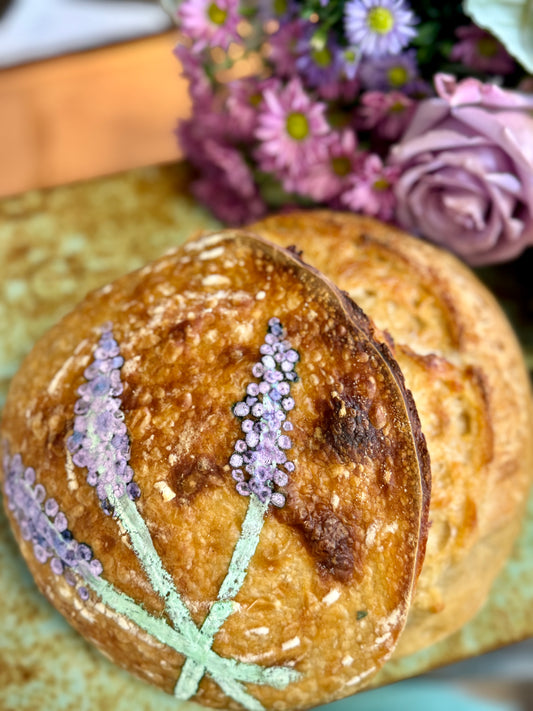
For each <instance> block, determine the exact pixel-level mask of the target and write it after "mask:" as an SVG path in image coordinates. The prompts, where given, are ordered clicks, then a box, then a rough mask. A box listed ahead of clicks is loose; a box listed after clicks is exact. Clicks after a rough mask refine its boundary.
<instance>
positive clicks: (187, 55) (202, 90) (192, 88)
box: [174, 44, 213, 107]
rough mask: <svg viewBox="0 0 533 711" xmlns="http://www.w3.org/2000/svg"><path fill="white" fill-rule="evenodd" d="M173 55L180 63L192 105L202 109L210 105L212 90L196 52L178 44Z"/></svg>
mask: <svg viewBox="0 0 533 711" xmlns="http://www.w3.org/2000/svg"><path fill="white" fill-rule="evenodd" d="M174 55H175V56H176V57H177V58H178V60H179V61H180V63H181V69H182V72H181V73H182V76H184V77H185V78H186V79H187V80H188V81H189V94H190V96H191V98H192V100H193V102H194V104H199V105H201V106H203V107H205V106H207V105H209V104H211V102H212V97H213V89H212V87H211V82H210V81H209V79H208V76H207V74H206V72H205V69H204V66H203V64H202V62H201V61H200V59H199V55H198V53H197V52H192V51H191V50H190V49H189V48H188V47H185V46H184V45H182V44H178V45H177V47H175V49H174Z"/></svg>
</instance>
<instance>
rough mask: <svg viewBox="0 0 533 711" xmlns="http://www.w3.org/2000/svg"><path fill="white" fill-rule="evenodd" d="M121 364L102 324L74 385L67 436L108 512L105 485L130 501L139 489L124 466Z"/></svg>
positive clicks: (126, 441) (75, 457)
mask: <svg viewBox="0 0 533 711" xmlns="http://www.w3.org/2000/svg"><path fill="white" fill-rule="evenodd" d="M123 364H124V359H123V358H122V356H121V355H120V349H119V347H118V344H117V342H116V341H115V339H114V338H113V334H112V332H111V327H110V326H106V327H104V328H103V329H102V336H101V337H100V340H99V341H98V345H97V347H96V349H95V351H94V360H93V361H92V363H90V365H89V366H88V367H87V368H86V369H85V373H84V376H85V378H86V382H84V383H83V384H82V385H80V387H79V388H78V395H79V396H80V398H79V400H78V401H77V402H76V405H75V406H74V412H75V414H76V417H75V419H74V432H73V434H72V436H71V437H69V439H68V440H67V448H68V450H69V452H70V453H71V454H72V461H73V462H74V464H75V465H76V466H77V467H80V468H85V469H87V483H88V484H89V485H90V486H94V487H96V493H97V495H98V498H99V499H100V501H101V503H102V507H103V509H104V511H106V513H110V508H109V506H108V501H107V493H106V488H107V487H111V488H112V490H113V493H114V494H115V496H117V497H122V496H126V495H127V496H129V497H130V498H131V499H132V500H134V499H136V498H138V495H139V493H140V492H139V491H138V487H137V485H133V483H132V479H133V471H132V469H131V467H130V466H129V464H128V462H129V458H130V440H129V436H128V432H127V429H126V425H125V424H124V421H123V420H124V414H123V413H122V411H121V409H120V404H121V402H120V395H121V394H122V390H123V386H122V382H121V379H120V368H121V367H122V365H123Z"/></svg>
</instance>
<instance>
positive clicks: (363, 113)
mask: <svg viewBox="0 0 533 711" xmlns="http://www.w3.org/2000/svg"><path fill="white" fill-rule="evenodd" d="M415 109H416V103H415V102H414V101H413V100H412V99H410V98H409V97H408V96H406V95H405V94H402V93H401V92H400V91H390V92H388V93H386V94H384V93H383V92H381V91H367V92H365V93H364V94H362V95H361V101H360V105H359V108H358V111H357V127H358V128H360V129H361V130H364V131H369V130H373V131H374V132H375V135H376V136H378V137H379V138H381V139H383V140H385V141H388V142H390V143H392V142H394V141H397V140H398V139H399V138H400V136H401V135H402V134H403V132H404V131H405V129H406V128H407V126H408V124H409V122H410V120H411V118H412V117H413V113H414V111H415Z"/></svg>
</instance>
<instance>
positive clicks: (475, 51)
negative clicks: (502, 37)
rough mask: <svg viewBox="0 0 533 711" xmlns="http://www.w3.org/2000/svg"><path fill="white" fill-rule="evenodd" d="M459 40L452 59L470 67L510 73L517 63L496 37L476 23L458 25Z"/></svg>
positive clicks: (495, 72)
mask: <svg viewBox="0 0 533 711" xmlns="http://www.w3.org/2000/svg"><path fill="white" fill-rule="evenodd" d="M455 34H456V35H457V37H458V38H459V42H458V43H457V44H456V45H455V46H454V47H453V49H452V51H451V53H450V59H451V60H453V61H454V62H462V63H463V64H465V65H466V66H467V67H469V68H470V69H473V70H474V71H478V72H488V73H493V74H510V73H511V72H513V71H514V69H515V67H516V64H515V61H514V59H513V58H512V57H511V55H510V54H509V53H508V52H507V50H506V49H505V47H504V46H503V45H502V43H501V42H499V41H498V40H497V39H496V37H494V36H493V35H491V34H490V33H489V32H487V31H486V30H483V29H481V27H477V26H476V25H467V26H466V27H458V28H457V29H456V30H455Z"/></svg>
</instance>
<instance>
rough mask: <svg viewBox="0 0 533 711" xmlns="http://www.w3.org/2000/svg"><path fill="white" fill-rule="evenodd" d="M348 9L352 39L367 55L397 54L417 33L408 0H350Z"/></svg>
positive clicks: (347, 28)
mask: <svg viewBox="0 0 533 711" xmlns="http://www.w3.org/2000/svg"><path fill="white" fill-rule="evenodd" d="M344 12H345V14H344V20H345V29H346V36H347V38H348V41H349V42H350V43H351V44H354V45H356V46H358V47H359V48H360V51H361V54H363V55H366V56H370V57H379V56H381V55H384V54H397V53H398V52H400V51H401V50H402V49H403V48H404V47H405V46H406V45H407V44H409V42H410V41H411V39H412V38H413V37H414V36H415V35H416V30H415V29H414V27H413V26H414V25H415V24H416V22H417V20H416V18H415V16H414V14H413V13H412V12H411V10H410V9H409V7H408V5H407V3H406V2H405V0H349V2H347V3H346V7H345V9H344Z"/></svg>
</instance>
